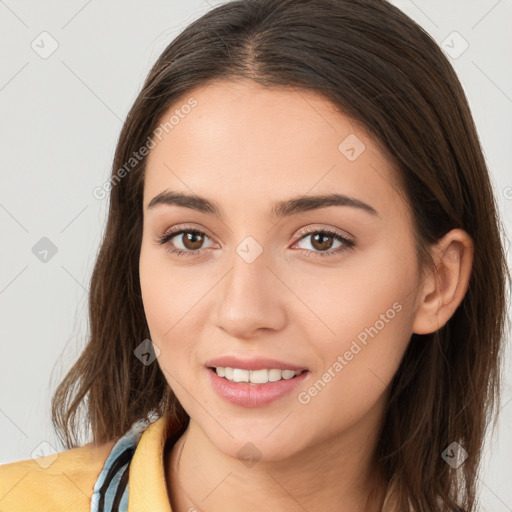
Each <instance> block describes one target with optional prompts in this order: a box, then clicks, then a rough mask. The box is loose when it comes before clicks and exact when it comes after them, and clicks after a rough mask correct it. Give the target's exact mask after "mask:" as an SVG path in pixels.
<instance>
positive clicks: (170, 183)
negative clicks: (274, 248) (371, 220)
mask: <svg viewBox="0 0 512 512" xmlns="http://www.w3.org/2000/svg"><path fill="white" fill-rule="evenodd" d="M189 105H194V106H193V107H190V106H189ZM171 116H172V119H173V122H172V123H168V124H167V127H166V129H165V124H164V123H166V121H169V119H171ZM159 126H160V127H163V128H164V129H163V130H162V129H161V130H160V136H159V138H153V139H154V141H155V143H156V146H155V147H154V148H153V149H152V150H151V151H150V153H149V156H148V160H147V166H146V176H145V184H144V205H145V206H146V205H147V204H148V202H149V201H150V200H151V198H152V197H154V196H155V195H157V194H158V193H160V192H162V191H163V190H165V189H172V190H179V191H183V192H188V193H195V194H199V195H203V196H208V197H215V198H218V199H219V202H220V203H222V202H224V201H225V202H229V203H230V204H232V205H235V204H237V205H238V206H245V207H248V206H256V205H258V204H259V205H261V203H262V202H263V201H264V200H266V198H272V199H273V200H279V199H286V198H287V197H290V196H295V195H301V194H307V193H311V194H313V193H314V194H315V195H316V194H326V193H332V192H339V193H343V194H347V195H353V196H355V197H358V198H359V199H361V200H362V201H365V202H369V203H370V204H372V205H373V206H374V207H375V208H376V209H377V210H379V208H380V209H381V210H382V209H384V208H385V207H386V203H389V202H390V201H391V202H396V195H397V192H396V190H394V185H393V183H392V180H391V178H392V173H393V172H394V171H393V169H392V166H391V163H390V162H389V161H388V160H387V159H386V158H385V156H384V155H383V153H382V152H381V151H380V149H379V147H378V145H377V144H376V143H375V142H374V140H373V139H372V137H371V136H370V135H369V133H367V131H366V130H365V128H364V127H363V126H362V125H361V124H360V123H358V122H357V121H355V120H353V119H351V118H349V117H347V116H346V115H344V114H342V113H340V112H339V111H338V110H337V109H336V107H335V106H334V105H333V104H332V103H331V102H329V101H328V100H326V99H325V98H323V97H322V96H321V95H319V94H317V93H315V92H312V91H306V90H302V89H300V90H298V89H292V88H286V89H285V88H281V89H277V88H266V87H262V86H260V85H259V84H256V83H254V82H250V81H217V82H213V83H211V84H209V85H207V86H203V87H198V88H196V89H193V90H192V91H190V92H189V93H188V94H187V95H185V96H184V97H183V98H182V99H181V100H180V101H178V102H176V103H175V104H174V105H173V106H172V107H171V108H170V109H169V110H168V112H167V113H166V114H165V115H164V116H163V118H162V120H161V124H160V125H159Z"/></svg>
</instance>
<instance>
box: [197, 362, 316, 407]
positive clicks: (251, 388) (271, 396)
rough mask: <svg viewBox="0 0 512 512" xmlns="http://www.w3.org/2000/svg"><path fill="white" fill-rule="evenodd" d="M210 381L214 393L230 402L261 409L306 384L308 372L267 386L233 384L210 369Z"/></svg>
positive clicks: (245, 383)
mask: <svg viewBox="0 0 512 512" xmlns="http://www.w3.org/2000/svg"><path fill="white" fill-rule="evenodd" d="M206 371H207V372H208V373H209V375H210V377H209V378H210V381H211V383H212V387H213V389H214V391H215V392H216V393H217V394H218V395H219V396H220V397H221V398H224V399H225V400H227V401H228V402H230V403H232V404H234V405H239V406H242V407H261V406H262V405H267V404H270V403H272V402H274V401H276V400H279V399H280V398H282V397H284V396H285V395H287V394H289V393H291V392H292V391H293V390H294V389H295V388H296V387H297V386H299V385H300V384H301V383H303V382H304V379H305V378H306V376H307V374H308V373H309V372H308V371H303V372H302V373H301V374H300V375H297V376H296V377H293V378H292V379H281V380H278V381H277V382H267V384H249V383H248V382H231V381H229V380H227V379H225V378H224V377H219V376H218V375H217V373H216V372H215V371H213V370H210V369H209V368H207V369H206Z"/></svg>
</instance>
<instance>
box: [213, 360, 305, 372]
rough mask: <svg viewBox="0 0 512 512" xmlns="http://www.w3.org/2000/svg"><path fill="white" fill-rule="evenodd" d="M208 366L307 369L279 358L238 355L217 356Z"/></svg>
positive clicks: (253, 368) (250, 368) (252, 368)
mask: <svg viewBox="0 0 512 512" xmlns="http://www.w3.org/2000/svg"><path fill="white" fill-rule="evenodd" d="M205 364H206V366H208V367H210V368H218V367H219V366H220V367H221V368H240V369H242V370H265V369H267V370H272V369H277V370H293V371H295V372H300V371H302V370H306V368H304V367H303V366H297V365H295V364H290V363H286V362H284V361H278V360H277V359H268V358H266V357H253V358H251V359H241V358H239V357H236V356H223V357H216V358H215V359H210V360H209V361H207V362H206V363H205Z"/></svg>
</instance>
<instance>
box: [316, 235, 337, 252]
mask: <svg viewBox="0 0 512 512" xmlns="http://www.w3.org/2000/svg"><path fill="white" fill-rule="evenodd" d="M333 241H334V237H333V236H332V235H327V234H325V233H316V234H315V235H313V236H312V237H311V245H312V246H313V247H314V248H315V249H318V250H319V251H326V250H327V249H330V248H331V247H332V244H333Z"/></svg>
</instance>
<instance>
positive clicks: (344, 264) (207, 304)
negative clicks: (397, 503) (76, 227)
mask: <svg viewBox="0 0 512 512" xmlns="http://www.w3.org/2000/svg"><path fill="white" fill-rule="evenodd" d="M189 97H194V98H195V99H196V100H197V102H198V104H197V106H196V107H195V108H194V109H192V111H191V112H190V113H189V114H188V115H187V116H183V119H181V120H180V122H179V123H178V124H177V125H175V126H174V128H173V129H172V130H171V131H169V133H168V134H165V135H164V136H163V137H162V139H161V141H158V143H157V144H156V146H155V147H154V148H153V149H152V150H151V151H150V154H149V156H148V161H147V168H146V176H145V184H144V228H143V240H142V246H141V253H140V281H141V288H142V296H143V302H144V308H145V313H146V318H147V321H148V325H149V328H150V332H151V339H152V340H153V343H154V344H155V345H156V346H157V347H158V349H159V350H160V353H159V357H158V359H157V362H158V364H159V365H160V367H161V369H162V371H163V373H164V375H165V377H166V379H167V381H168V383H169V385H170V386H171V387H172V389H173V390H174V392H175V394H176V395H177V397H178V399H179V401H180V402H181V404H182V405H183V407H184V408H185V410H186V411H187V413H188V414H189V416H190V424H189V427H188V428H187V431H186V432H185V434H184V435H183V436H182V437H181V438H180V439H179V441H178V442H177V443H176V445H175V446H174V447H173V449H172V450H171V451H170V452H169V454H168V455H167V456H166V471H167V474H166V478H167V486H168V492H169V497H170V503H171V506H172V509H173V511H174V512H185V511H188V510H194V509H192V508H191V507H195V509H196V510H208V511H209V512H218V511H221V510H222V511H224V512H226V511H228V512H229V511H235V510H236V511H239V510H257V509H258V508H259V507H260V506H261V504H262V498H263V497H264V503H265V508H266V509H267V510H272V511H287V512H290V511H303V510H304V509H305V510H308V511H310V512H312V511H320V510H322V511H340V510H347V511H352V512H354V511H355V512H357V511H363V510H366V511H368V510H369V511H370V512H371V511H378V510H380V507H381V506H382V500H383V496H384V492H385V483H384V482H383V480H382V479H380V477H379V476H378V475H377V474H373V473H372V472H371V470H372V468H373V459H372V454H373V451H374V449H375V443H376V441H377V433H378V429H379V426H380V425H381V423H382V419H383V414H384V407H385V404H386V400H387V397H388V391H389V384H390V382H391V380H392V378H393V376H394V374H395V372H396V371H397V369H398V367H399V364H400V361H401V359H402V356H403V354H404V352H405V349H406V347H407V344H408V342H409V340H410V337H411V334H412V333H413V332H416V333H420V334H424V333H428V332H432V331H434V330H436V329H438V328H439V327H441V326H442V325H443V324H444V323H445V322H446V321H447V320H448V319H449V318H450V316H451V315H452V314H453V312H454V311H455V309H456V308H457V306H458V305H459V304H460V302H461V300H462V298H463V296H464V294H465V292H466V289H467V283H468V280H469V276H470V272H471V264H472V254H473V248H472V243H471V239H470V237H469V236H468V235H467V233H466V232H464V231H462V230H453V231H451V232H449V233H448V234H447V235H446V236H445V237H444V238H443V239H442V240H441V241H440V242H439V243H438V244H437V245H436V246H435V247H433V248H432V254H433V256H434V258H435V261H436V264H437V269H438V274H439V277H438V278H436V277H435V276H434V274H431V273H430V274H427V275H425V276H422V274H421V273H420V269H419V265H418V261H417V259H416V255H415V252H414V249H413V232H412V217H411V213H410V211H409V209H408V207H407V205H406V204H405V202H404V200H403V199H402V197H401V196H400V194H399V192H398V191H397V190H396V189H395V186H394V185H393V184H392V183H393V181H392V176H393V173H394V172H395V171H394V169H393V168H392V166H391V164H390V162H389V161H388V160H387V159H386V157H385V156H384V154H383V153H382V152H381V151H379V148H378V145H377V144H376V143H375V142H374V141H372V138H371V137H370V135H369V134H368V133H367V131H366V130H365V129H364V127H362V126H361V125H360V124H358V123H357V122H356V121H354V120H351V119H350V118H348V117H346V116H345V115H342V114H341V113H339V112H337V111H336V110H335V108H334V107H333V105H332V104H331V103H329V102H328V101H326V100H325V99H323V98H322V97H321V96H320V95H317V94H316V93H314V92H310V91H303V90H301V91H297V90H277V89H265V88H262V87H261V86H259V85H258V84H255V83H252V82H246V81H235V82H215V83H213V84H211V85H210V86H208V87H200V88H197V89H195V90H193V91H191V92H190V94H189V95H187V98H189ZM185 101H186V99H185V100H183V102H182V103H180V104H179V105H178V104H177V105H174V106H173V107H172V108H171V109H169V113H171V112H173V111H174V110H175V109H176V108H179V107H180V105H182V104H184V103H185ZM164 117H166V118H168V117H169V115H167V116H164ZM350 134H355V135H356V136H357V137H358V139H359V140H360V141H362V142H363V143H364V145H365V146H366V149H365V150H364V151H363V152H362V153H361V154H360V155H359V156H358V157H357V158H356V159H355V160H354V161H350V160H348V159H347V158H346V156H345V155H344V154H342V152H340V150H339V149H338V146H339V145H340V143H341V142H342V141H343V140H344V139H345V138H346V137H347V136H348V135H350ZM166 189H171V190H175V191H180V192H185V193H194V194H198V195H200V196H204V197H207V198H208V199H210V200H213V201H216V202H217V203H218V204H219V207H220V208H221V210H222V213H223V218H222V220H221V219H218V218H216V217H215V216H213V215H208V214H206V213H202V212H197V211H194V210H192V209H189V208H185V207H182V206H176V205H159V206H157V207H155V208H152V209H148V208H147V205H148V204H149V202H150V200H151V199H152V198H153V197H155V196H156V195H157V194H159V193H160V192H162V191H165V190H166ZM332 192H337V193H339V194H346V195H348V196H351V197H354V198H357V199H359V200H361V201H364V202H365V203H368V204H369V205H371V206H372V207H373V208H374V209H375V210H376V211H377V213H378V215H371V214H369V213H367V212H365V211H364V210H361V209H357V208H353V207H350V206H341V207H340V206H330V207H327V208H321V209H317V210H313V211H307V212H302V213H300V214H297V215H293V216H291V217H289V218H282V219H273V218H271V217H270V216H269V212H270V209H271V207H272V205H273V203H274V202H275V201H280V200H286V199H289V198H291V197H294V196H297V195H301V194H307V195H317V194H330V193H332ZM183 223H186V224H187V227H188V228H195V229H198V230H200V231H202V232H203V233H205V235H206V237H204V239H203V243H202V245H201V241H199V243H198V242H197V241H196V242H195V244H196V245H195V246H194V245H193V244H191V243H190V242H189V243H188V245H187V241H186V239H185V238H186V237H184V236H183V235H178V236H176V237H174V238H173V239H172V241H170V242H168V244H167V247H170V246H172V244H173V243H174V246H175V247H177V248H180V249H182V250H189V252H192V251H193V250H194V247H199V250H202V253H194V254H193V255H192V256H187V257H181V258H180V257H179V256H176V255H173V254H170V253H169V252H168V251H166V248H165V246H162V245H159V244H158V243H157V239H158V237H159V236H161V235H163V234H164V233H165V232H166V231H167V230H168V229H169V228H172V227H173V226H177V225H179V224H183ZM304 228H311V231H312V232H313V234H311V233H309V234H302V231H300V230H303V229H304ZM322 228H328V229H334V230H336V231H337V232H339V234H340V235H342V236H345V237H348V238H349V239H351V240H352V241H354V242H355V246H354V247H353V248H346V249H345V250H343V251H341V252H337V253H336V251H337V250H339V247H341V245H342V244H341V243H340V242H338V241H337V240H336V239H335V238H328V239H327V241H328V242H332V244H333V245H332V246H331V247H330V248H329V246H328V245H327V246H322V245H321V244H319V243H316V244H315V243H314V241H313V236H314V229H317V230H321V229H322ZM299 231H300V232H299ZM247 236H251V237H253V238H254V239H255V240H256V241H257V242H258V244H259V245H260V246H261V248H262V253H261V254H260V255H259V256H258V257H257V258H256V259H255V260H254V261H253V262H252V263H248V262H247V261H246V260H244V259H243V258H242V257H240V256H239V254H238V253H237V252H236V248H237V246H238V245H239V244H240V243H241V242H242V240H244V239H245V238H246V237H247ZM200 240H201V239H200ZM190 247H192V249H190ZM322 247H327V249H325V248H324V249H322ZM196 250H197V249H196ZM308 250H309V251H310V253H309V254H308V252H307V251H308ZM322 250H323V251H324V252H326V251H331V256H324V257H322V256H320V254H321V253H322ZM396 303H398V304H400V306H401V309H400V311H399V312H396V314H395V315H394V318H393V319H391V320H389V321H388V322H385V325H384V327H383V328H381V329H380V330H379V332H378V334H377V335H375V336H374V337H373V338H369V339H368V343H367V345H365V346H363V348H362V350H360V352H358V353H357V355H355V356H354V357H353V358H352V360H350V361H348V363H347V365H346V366H344V367H343V369H342V371H340V372H338V373H336V376H335V377H333V378H332V379H331V380H330V382H328V384H327V385H326V386H325V387H324V388H323V389H322V390H321V392H319V393H318V394H317V395H316V396H314V397H311V400H310V401H309V402H308V403H307V404H303V403H300V402H299V400H298V398H297V396H298V393H299V392H300V391H306V392H307V390H308V389H309V388H310V387H311V386H312V385H313V383H314V382H316V381H318V379H321V378H322V375H323V374H324V373H325V372H326V371H327V370H328V369H329V368H330V367H331V368H332V366H333V363H334V362H335V361H336V360H337V357H338V356H339V355H343V354H344V353H345V352H346V351H347V350H349V349H350V347H351V343H352V342H353V340H355V339H356V338H357V336H358V334H360V333H361V332H362V331H364V329H365V328H367V327H370V326H374V325H375V324H376V321H377V320H379V318H381V316H380V315H381V314H385V313H386V311H387V310H389V309H390V308H392V307H393V306H392V305H393V304H395V305H396ZM360 345H361V344H360ZM221 355H240V356H241V357H250V356H261V357H270V358H275V359H279V360H283V361H287V362H289V363H292V364H297V365H300V366H303V367H305V368H307V369H308V370H309V374H308V376H307V378H306V380H305V381H304V383H303V384H302V385H301V386H300V387H299V389H298V390H297V391H294V392H292V393H290V394H288V395H287V396H285V397H283V398H281V399H279V400H278V401H277V402H274V403H271V404H268V405H265V406H262V407H256V408H244V407H241V406H237V405H233V404H230V403H228V402H226V401H224V400H223V399H222V398H220V397H219V396H218V395H217V394H216V393H215V392H214V391H213V390H212V388H211V386H210V384H209V380H208V379H207V378H206V374H205V371H207V370H205V367H204V365H205V362H206V361H207V360H208V359H211V358H213V357H217V356H221ZM185 441H186V442H185ZM248 442H251V443H253V445H254V446H256V447H257V449H258V451H259V456H260V457H261V458H260V459H259V460H258V461H257V462H256V464H254V465H253V466H252V467H248V466H247V465H245V464H244V463H243V462H242V461H241V460H240V459H239V458H238V457H237V452H238V451H239V450H240V449H241V448H242V447H243V446H244V445H246V443H248ZM181 448H183V451H182V453H181V459H180V463H179V468H177V459H178V452H179V450H180V449H181ZM372 486H375V487H376V489H377V494H376V497H375V499H373V501H372V503H371V504H370V507H369V508H368V507H367V508H364V500H365V498H366V496H367V495H368V493H369V491H370V489H371V488H372ZM205 497H206V498H205Z"/></svg>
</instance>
